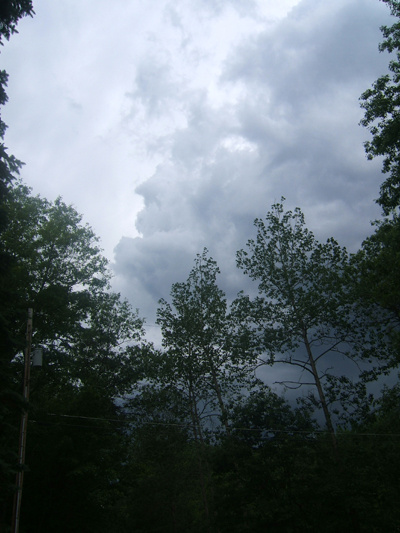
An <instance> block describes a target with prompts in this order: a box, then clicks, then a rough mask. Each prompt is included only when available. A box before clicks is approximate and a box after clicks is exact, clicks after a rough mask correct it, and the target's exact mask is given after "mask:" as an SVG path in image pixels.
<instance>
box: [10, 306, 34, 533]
mask: <svg viewBox="0 0 400 533" xmlns="http://www.w3.org/2000/svg"><path fill="white" fill-rule="evenodd" d="M32 316H33V309H31V308H29V309H28V322H27V326H26V346H25V361H24V362H25V371H24V389H23V398H24V403H25V405H24V408H23V412H22V415H21V428H20V433H19V452H18V463H19V464H18V466H19V470H18V472H17V479H16V486H17V492H16V493H15V496H14V508H13V521H12V528H11V531H12V533H18V532H19V518H20V513H21V500H22V485H23V482H24V468H25V451H26V432H27V426H28V409H27V403H28V401H29V382H30V371H31V348H32Z"/></svg>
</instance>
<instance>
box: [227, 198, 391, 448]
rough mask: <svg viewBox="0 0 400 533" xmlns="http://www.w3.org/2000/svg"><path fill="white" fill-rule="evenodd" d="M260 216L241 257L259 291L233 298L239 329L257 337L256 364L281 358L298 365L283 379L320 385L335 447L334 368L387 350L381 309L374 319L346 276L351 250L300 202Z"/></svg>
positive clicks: (295, 384) (289, 383) (336, 382)
mask: <svg viewBox="0 0 400 533" xmlns="http://www.w3.org/2000/svg"><path fill="white" fill-rule="evenodd" d="M283 200H284V199H282V202H283ZM254 224H255V226H256V228H257V237H256V240H250V241H248V243H247V246H248V251H245V250H240V251H239V252H238V253H237V265H238V267H239V268H241V269H243V271H244V273H245V274H248V275H249V276H250V278H252V279H253V280H256V281H258V291H259V296H258V297H256V298H255V299H253V300H251V299H250V298H249V297H247V296H244V295H243V294H241V295H240V296H239V298H238V299H237V301H236V302H235V307H236V313H237V315H238V316H239V317H240V316H241V317H242V327H241V330H242V331H239V335H240V334H242V335H243V336H244V337H245V338H248V339H249V341H250V342H251V343H252V347H253V350H254V354H255V355H256V356H257V357H258V363H257V364H273V363H277V362H281V363H285V364H289V365H291V366H293V367H295V368H297V369H298V370H299V372H300V377H299V378H293V379H292V380H283V381H282V383H284V384H285V385H286V386H289V387H295V388H297V387H300V386H302V385H307V386H312V387H315V389H316V392H317V397H316V398H315V400H314V402H315V404H316V405H317V406H318V407H320V408H321V409H322V411H323V414H324V418H325V422H326V427H327V429H328V431H329V433H330V435H331V439H332V443H333V446H334V448H336V437H335V430H334V424H333V420H332V415H331V411H330V408H329V402H328V398H327V392H328V391H329V390H330V388H331V387H332V386H333V385H335V386H339V385H340V384H341V381H342V380H341V379H340V377H339V376H340V368H339V369H338V368H336V374H335V373H334V372H332V371H330V370H329V368H330V367H332V366H340V364H343V362H342V361H343V359H344V358H349V359H351V360H352V361H354V360H362V359H368V360H372V359H373V358H374V357H382V356H383V354H382V352H380V351H379V350H380V349H381V348H382V346H380V345H379V347H378V346H377V345H376V342H378V340H379V338H380V337H379V334H380V331H376V330H375V327H373V324H374V322H375V318H376V317H375V316H371V317H370V320H368V315H365V309H363V310H362V312H358V309H357V304H356V302H355V301H354V299H353V295H352V290H350V287H351V285H350V284H349V280H348V279H347V269H348V262H349V257H348V253H347V251H346V250H345V249H344V248H341V247H340V246H339V245H338V244H337V243H336V242H335V241H334V240H333V239H328V241H327V242H326V243H325V244H321V243H319V242H318V241H317V240H316V239H315V237H314V235H313V233H312V232H311V231H309V230H308V229H307V228H306V226H305V219H304V215H303V213H302V212H301V210H300V209H299V208H296V209H295V210H294V212H292V211H284V206H283V203H277V204H274V205H273V206H272V209H271V210H270V211H269V212H268V213H267V215H266V217H265V221H264V220H262V219H256V220H255V222H254ZM370 311H371V312H372V310H370ZM249 331H250V333H249ZM375 341H376V342H375ZM334 356H335V357H334ZM338 358H339V360H338ZM335 361H336V363H335ZM338 362H339V364H337V363H338ZM338 371H339V375H338V374H337V372H338ZM307 376H308V378H309V379H307ZM349 384H350V383H347V385H349ZM330 396H332V395H330Z"/></svg>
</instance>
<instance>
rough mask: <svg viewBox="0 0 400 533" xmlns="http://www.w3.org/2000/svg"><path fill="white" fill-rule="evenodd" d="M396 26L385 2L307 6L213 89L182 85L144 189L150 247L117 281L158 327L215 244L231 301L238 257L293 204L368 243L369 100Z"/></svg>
mask: <svg viewBox="0 0 400 533" xmlns="http://www.w3.org/2000/svg"><path fill="white" fill-rule="evenodd" d="M385 15H387V13H386V12H385V11H384V9H382V6H381V5H380V4H379V3H376V2H374V1H367V2H360V1H358V0H352V1H348V0H346V1H344V0H342V1H338V2H335V4H331V3H329V4H328V3H326V2H322V1H318V0H303V1H302V2H299V3H298V5H296V6H295V7H294V8H293V9H292V10H291V11H289V12H288V14H287V16H286V17H284V18H283V19H282V20H280V22H279V23H277V24H275V25H272V26H270V25H265V27H264V29H263V30H262V31H258V32H255V34H254V35H251V34H247V35H245V36H243V38H242V39H241V40H240V42H237V43H235V46H232V47H231V48H230V49H229V50H227V51H226V55H225V56H224V57H221V60H220V63H219V68H218V69H217V70H218V76H215V75H214V76H213V77H212V78H211V80H210V90H207V87H202V88H199V87H197V86H195V85H193V86H185V85H183V86H181V87H180V90H178V91H177V93H176V94H177V96H178V97H179V98H180V97H182V95H183V94H185V100H184V106H181V107H180V112H181V124H180V126H179V127H178V128H176V129H175V130H171V131H170V132H169V133H167V134H166V136H165V139H164V143H163V147H164V150H165V151H164V155H163V158H162V160H161V161H160V163H159V164H158V166H157V168H156V170H155V172H154V173H153V174H152V176H151V177H149V178H148V179H147V180H145V181H144V182H143V183H142V184H141V185H140V186H139V187H138V188H137V189H136V192H137V193H138V194H139V195H141V196H142V197H143V201H144V207H143V209H142V211H141V212H140V213H139V215H138V218H137V223H136V226H137V229H138V231H139V232H140V234H141V236H140V237H135V238H131V239H129V238H125V239H123V240H122V241H121V242H120V243H119V244H118V246H117V247H116V249H115V265H114V267H115V272H116V275H117V280H116V283H117V285H118V286H120V287H123V288H124V291H128V292H129V291H130V289H129V287H132V292H131V293H130V294H131V295H132V299H134V298H135V294H136V298H137V301H138V302H140V301H144V300H146V309H144V313H145V314H146V315H147V316H149V317H151V318H150V321H154V312H155V308H156V301H157V299H158V298H160V297H167V296H168V292H169V289H170V286H171V284H172V283H173V282H174V281H181V280H183V279H186V277H187V275H188V272H189V270H190V268H191V266H192V263H193V258H194V256H195V254H196V253H197V252H201V250H202V248H203V247H204V246H206V247H207V248H209V250H210V253H211V255H212V256H213V257H214V258H215V259H216V260H217V261H218V263H219V265H220V268H221V270H222V276H221V286H222V287H223V288H224V289H225V290H226V291H227V293H228V295H229V296H230V297H233V296H234V295H235V294H236V292H237V291H238V290H240V289H241V288H243V287H244V286H245V285H246V280H245V278H244V276H242V275H241V273H240V272H237V270H236V268H235V252H236V250H238V249H239V248H242V247H244V246H245V243H246V241H247V239H248V238H250V237H251V236H253V229H252V221H253V219H254V218H255V217H257V216H263V215H264V214H265V212H266V211H267V209H268V208H269V207H270V205H271V204H272V203H274V202H275V201H277V200H280V198H281V196H285V197H286V198H287V206H288V208H292V207H294V206H300V207H301V208H302V209H303V211H304V212H305V214H306V217H307V221H308V224H309V227H311V229H312V230H313V231H314V232H315V233H316V235H317V237H318V238H320V239H326V238H327V237H329V236H334V237H335V238H336V239H338V240H339V241H340V242H341V243H342V244H343V245H347V246H349V248H350V249H356V248H357V246H359V244H360V242H361V240H362V239H363V238H364V237H365V236H366V235H367V234H368V232H369V231H370V226H369V222H370V220H371V219H373V218H374V217H376V216H378V214H379V211H378V209H377V208H376V206H375V205H374V203H373V199H374V198H375V197H376V195H377V191H378V188H379V184H380V181H381V176H380V170H379V163H378V162H377V163H370V162H368V161H367V160H366V158H365V154H364V151H363V145H362V143H363V140H364V139H365V138H366V136H367V135H368V134H367V132H366V131H363V130H362V129H361V128H360V127H359V125H358V122H359V120H360V118H361V116H362V110H360V108H359V104H358V98H359V96H360V94H361V92H363V91H364V90H365V89H366V88H367V87H368V86H369V85H370V84H371V83H372V81H373V80H374V79H375V78H376V77H377V76H378V75H380V74H381V73H382V72H383V71H385V69H386V67H387V58H386V57H384V56H380V55H379V53H378V50H377V44H378V42H379V40H380V32H379V23H378V22H377V21H378V20H382V23H383V22H384V21H385V20H386V19H385ZM155 68H159V66H157V67H155ZM164 76H165V72H164V71H162V72H161V73H160V78H161V85H160V86H161V87H163V84H164V81H163V80H164V79H165V78H164ZM184 87H185V91H186V92H185V91H184V89H183V88H184ZM165 92H166V94H168V95H169V94H170V93H171V91H170V86H168V84H167V86H166V91H165ZM214 93H215V94H217V95H218V98H213V95H214ZM224 93H225V94H226V98H225V99H224V98H221V94H224ZM151 94H152V93H151V91H150V92H149V95H150V97H151ZM178 107H179V106H178ZM138 262H139V263H138ZM134 263H136V264H137V265H138V264H139V265H140V266H139V267H138V268H134V267H133V264H134ZM127 280H129V282H127ZM133 288H134V289H133ZM133 290H134V291H135V294H134V293H133ZM151 306H153V309H151Z"/></svg>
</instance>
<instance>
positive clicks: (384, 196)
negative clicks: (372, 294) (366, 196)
mask: <svg viewBox="0 0 400 533" xmlns="http://www.w3.org/2000/svg"><path fill="white" fill-rule="evenodd" d="M382 1H383V2H385V3H386V4H388V6H389V8H390V11H391V14H392V15H393V16H395V17H397V18H398V19H399V17H400V2H399V1H398V0H382ZM381 31H382V33H383V36H384V38H385V40H384V41H383V42H382V43H381V44H380V45H379V50H380V51H381V52H383V51H384V50H387V51H388V52H389V53H393V52H395V55H396V59H393V60H392V61H390V62H389V70H390V74H385V75H384V76H381V77H380V78H378V79H377V80H376V81H375V82H374V83H373V85H372V88H370V89H368V90H367V91H365V92H364V93H363V94H362V95H361V98H360V100H361V107H362V108H364V109H365V114H364V118H363V119H362V120H361V124H362V125H363V126H365V127H366V128H368V129H369V131H370V132H371V134H372V140H371V141H367V142H365V143H364V146H365V150H366V153H367V156H368V158H369V159H373V158H374V157H376V156H383V167H382V171H383V173H384V174H387V175H388V177H387V178H386V179H385V181H384V182H383V183H382V185H381V189H380V196H379V198H378V200H377V202H378V204H379V205H380V206H381V207H382V209H383V212H384V214H385V215H389V214H390V213H392V212H394V211H396V209H398V207H399V205H400V21H399V20H397V22H395V23H394V24H393V25H392V26H390V27H389V26H382V27H381Z"/></svg>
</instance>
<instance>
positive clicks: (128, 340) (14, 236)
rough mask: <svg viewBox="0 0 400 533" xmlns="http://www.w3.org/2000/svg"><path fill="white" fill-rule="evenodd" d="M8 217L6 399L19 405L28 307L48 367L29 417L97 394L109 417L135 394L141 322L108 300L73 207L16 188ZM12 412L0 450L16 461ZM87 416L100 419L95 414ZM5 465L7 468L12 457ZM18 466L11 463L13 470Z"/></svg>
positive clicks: (89, 238) (100, 266)
mask: <svg viewBox="0 0 400 533" xmlns="http://www.w3.org/2000/svg"><path fill="white" fill-rule="evenodd" d="M7 209H8V211H9V213H10V215H11V217H10V223H9V225H8V227H7V229H6V230H5V231H4V232H3V244H4V248H5V250H6V252H7V253H8V254H9V255H10V256H11V257H12V258H13V261H14V266H13V268H12V270H11V272H10V273H9V276H8V284H9V286H10V287H11V288H12V291H13V294H14V298H13V299H12V300H11V301H9V302H8V319H9V322H10V326H9V329H10V331H11V332H12V335H13V337H14V339H15V342H14V343H13V345H12V346H11V348H9V350H8V360H7V365H8V367H7V368H8V370H9V373H10V374H11V375H12V381H11V382H10V383H9V387H10V389H11V392H13V393H14V396H15V397H17V393H19V392H20V391H21V390H22V387H21V376H22V373H21V368H22V366H23V365H22V356H21V354H20V351H21V349H22V348H23V347H24V333H23V332H24V328H25V316H26V309H27V308H29V307H31V308H33V310H34V319H33V326H34V327H33V330H34V335H33V344H34V345H35V346H42V347H43V348H44V352H45V354H44V355H45V358H44V359H45V361H44V366H43V369H42V370H41V371H40V373H38V372H36V373H34V374H33V375H32V379H31V398H30V409H31V410H32V409H33V410H36V411H40V412H42V413H44V414H45V413H46V406H47V412H48V411H49V410H50V408H49V405H50V404H51V402H53V404H54V403H56V402H59V404H60V405H61V404H63V405H65V409H66V410H67V409H68V403H69V402H71V401H75V400H76V399H77V398H81V397H86V398H93V397H96V396H98V395H99V394H101V397H102V398H103V399H104V411H103V416H108V415H109V411H110V406H112V405H113V403H114V400H115V398H116V397H118V396H120V395H123V394H124V393H126V392H127V391H130V390H131V389H132V387H133V383H134V380H135V379H134V375H133V373H132V368H131V367H132V360H133V359H135V357H136V354H137V352H138V351H140V349H141V343H142V337H143V328H142V323H143V321H142V320H141V319H140V318H139V316H138V312H137V311H136V312H135V311H133V309H132V308H131V306H130V305H129V304H128V303H127V302H126V301H123V300H121V298H120V295H119V294H115V293H112V292H110V290H109V289H110V287H109V279H110V273H109V271H108V267H107V260H106V259H105V258H104V257H103V256H102V254H101V250H100V249H99V247H98V238H97V237H96V236H95V234H94V233H93V230H92V229H91V228H90V227H89V226H88V225H83V224H82V223H81V218H82V217H81V216H80V215H79V214H78V213H77V212H76V211H75V209H74V208H73V207H71V206H68V205H66V204H65V203H64V202H62V200H61V199H60V198H58V199H57V200H56V201H54V202H49V201H48V200H46V199H43V198H41V197H39V196H32V194H31V191H30V189H29V188H27V187H26V186H24V185H23V184H22V183H17V184H15V185H14V186H13V187H12V188H11V189H10V193H9V196H8V198H7ZM46 398H50V399H51V401H49V402H46V401H45V399H46ZM93 403H94V402H93ZM80 405H81V406H82V405H83V403H81V404H80ZM98 405H99V406H100V405H101V403H100V402H98ZM13 407H14V408H13V409H11V410H10V409H9V410H8V412H7V413H5V415H4V419H3V423H4V426H3V427H4V429H5V428H6V424H7V427H8V428H9V429H10V428H14V431H10V430H9V431H7V432H4V436H3V437H2V438H3V439H4V440H3V443H4V444H5V448H6V449H7V450H9V451H10V450H11V449H12V447H14V449H15V455H16V452H17V442H18V439H17V438H15V435H14V433H16V430H17V427H18V415H19V408H20V405H19V404H18V402H15V405H14V406H13ZM76 414H79V413H76V412H75V413H74V415H76ZM82 414H84V415H85V416H88V413H82ZM100 414H101V409H100ZM92 416H99V411H96V410H95V411H94V412H93V413H92ZM7 459H8V461H9V464H12V453H10V452H9V457H8V458H7ZM16 462H17V461H16V457H15V458H14V468H16V464H15V463H16ZM6 470H7V469H6ZM7 472H8V471H7ZM6 478H7V480H9V475H8V474H7V475H6ZM8 485H10V483H9V482H8ZM4 487H6V483H4V484H2V489H4Z"/></svg>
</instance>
